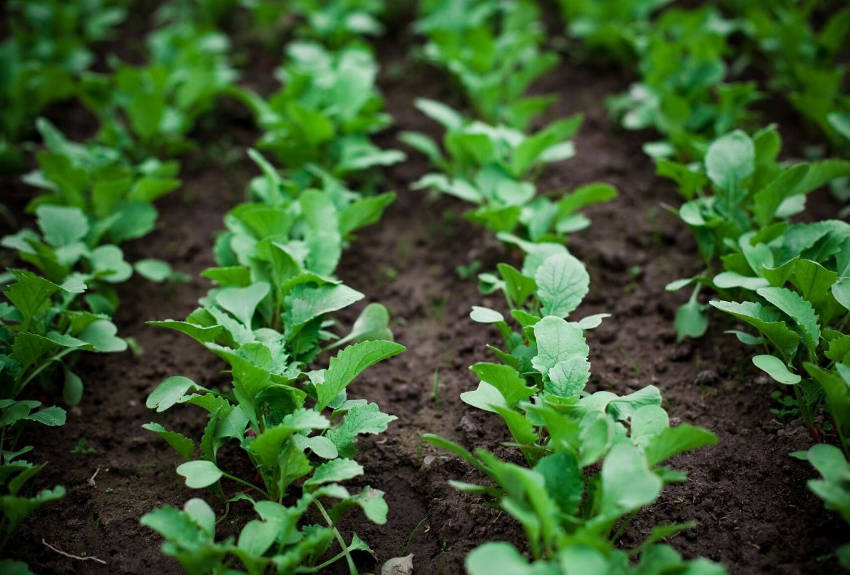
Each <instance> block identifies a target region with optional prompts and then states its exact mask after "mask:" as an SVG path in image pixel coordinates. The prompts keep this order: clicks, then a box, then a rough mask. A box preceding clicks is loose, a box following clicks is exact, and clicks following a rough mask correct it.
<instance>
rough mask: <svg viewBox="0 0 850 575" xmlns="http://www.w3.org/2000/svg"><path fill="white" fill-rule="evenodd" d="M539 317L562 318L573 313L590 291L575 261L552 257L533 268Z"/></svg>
mask: <svg viewBox="0 0 850 575" xmlns="http://www.w3.org/2000/svg"><path fill="white" fill-rule="evenodd" d="M534 281H535V282H536V283H537V295H538V296H539V297H540V301H541V302H542V303H543V307H542V310H541V311H542V313H543V315H554V316H558V317H566V316H567V315H569V314H570V313H571V312H572V311H573V310H574V309H576V308H577V307H578V306H579V304H580V303H581V300H582V299H584V296H585V295H587V292H588V290H589V287H590V276H589V275H588V274H587V270H586V269H585V267H584V264H582V263H581V262H580V261H579V260H578V259H576V258H575V257H573V256H572V255H570V254H555V255H553V256H550V257H549V258H547V259H546V260H545V261H544V262H543V264H542V265H541V266H540V267H539V268H537V273H536V274H535V276H534Z"/></svg>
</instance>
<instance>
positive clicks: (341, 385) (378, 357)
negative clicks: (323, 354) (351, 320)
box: [316, 340, 405, 410]
mask: <svg viewBox="0 0 850 575" xmlns="http://www.w3.org/2000/svg"><path fill="white" fill-rule="evenodd" d="M404 349H405V347H404V346H403V345H399V344H397V343H395V342H392V341H383V340H373V341H364V342H361V343H356V344H354V345H350V346H348V347H346V348H345V349H343V350H342V351H341V352H339V353H338V354H337V355H336V357H333V358H331V361H330V365H329V367H328V369H327V371H326V372H325V380H324V382H323V383H321V384H319V385H317V386H316V394H317V396H318V398H317V399H318V401H317V409H318V410H322V409H324V408H325V407H327V406H328V404H330V402H331V400H333V398H335V397H336V396H337V395H338V394H339V393H340V392H341V391H342V390H344V389H345V388H346V386H347V385H348V384H349V383H351V382H352V381H353V380H354V378H355V377H357V376H358V375H360V373H361V372H363V371H364V370H365V369H366V368H368V367H370V366H372V365H374V364H376V363H378V362H379V361H383V360H385V359H387V358H390V357H392V356H394V355H398V354H400V353H401V352H402V351H404Z"/></svg>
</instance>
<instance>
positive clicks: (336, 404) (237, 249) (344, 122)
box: [142, 3, 404, 574]
mask: <svg viewBox="0 0 850 575" xmlns="http://www.w3.org/2000/svg"><path fill="white" fill-rule="evenodd" d="M341 4H342V5H344V3H341ZM313 57H315V60H309V59H310V58H313ZM308 61H309V62H310V65H309V66H308ZM375 71H376V70H375V64H374V57H373V56H372V54H371V51H370V50H368V48H366V47H365V46H364V45H363V44H361V43H359V42H358V43H351V44H345V45H343V46H341V47H340V48H339V49H334V48H331V47H328V46H324V45H321V44H318V43H316V42H312V41H305V40H297V41H295V42H294V43H293V44H291V45H290V46H289V48H288V50H287V62H286V64H285V65H284V67H283V72H282V74H281V75H282V77H283V81H284V88H283V89H282V90H281V91H280V92H278V93H277V94H275V95H273V96H272V97H271V98H270V99H269V100H263V99H261V98H260V97H259V96H257V95H256V94H252V93H249V92H247V91H243V92H242V93H241V95H240V97H242V98H243V99H244V100H245V101H247V102H249V104H250V105H251V107H252V109H254V110H255V112H256V113H257V120H258V123H259V125H260V126H261V127H262V128H263V129H264V134H263V136H262V138H261V140H260V145H261V146H263V147H264V148H266V149H268V150H269V151H271V152H272V153H274V155H275V156H276V157H277V158H279V159H280V161H281V163H283V164H285V166H286V168H285V169H284V170H279V169H277V168H276V167H275V166H274V165H272V164H271V163H270V162H269V161H268V160H266V159H265V158H264V157H263V156H262V155H261V154H260V153H258V152H256V151H254V150H251V151H249V155H250V156H251V158H252V159H253V160H254V161H255V162H256V163H257V165H258V166H259V168H260V169H261V171H262V176H259V177H257V178H255V179H254V180H253V181H252V182H251V183H250V185H249V187H248V194H247V195H248V200H247V201H246V202H244V203H242V204H240V205H238V206H236V207H235V208H233V209H232V210H231V211H230V212H229V213H228V214H227V215H226V217H225V225H226V228H227V229H226V230H225V231H224V232H222V233H221V234H220V235H219V237H218V239H217V241H216V243H215V246H214V252H215V257H216V263H217V265H216V266H215V267H213V268H209V269H207V270H205V271H204V272H203V276H204V277H206V278H208V279H210V280H212V281H213V282H214V284H215V287H214V288H213V289H211V290H210V291H209V292H208V294H207V295H206V296H205V297H204V298H202V299H201V300H200V302H199V304H200V306H199V307H198V309H196V310H195V311H194V312H192V313H191V314H190V315H189V316H188V317H187V318H186V319H185V320H184V321H174V320H166V321H155V322H150V323H151V324H152V325H154V326H158V327H164V328H169V329H173V330H176V331H179V332H181V333H184V334H186V335H188V336H189V337H192V338H193V339H195V340H196V341H198V342H199V343H200V344H202V345H203V346H204V347H205V348H207V349H208V350H209V351H210V352H212V353H214V354H215V355H216V356H218V357H219V358H220V359H221V360H223V361H224V362H225V363H226V364H227V366H228V367H227V373H228V375H229V377H230V382H229V385H227V386H224V387H221V388H214V387H208V386H203V385H201V384H198V383H196V382H194V381H192V380H190V379H189V378H186V377H182V376H173V377H169V378H167V379H166V380H165V381H163V382H162V383H161V384H160V385H159V386H158V387H157V388H156V389H155V390H154V391H153V393H151V395H150V396H149V398H148V401H147V405H148V406H149V407H150V408H152V409H156V411H157V412H158V413H161V412H164V411H166V410H169V409H171V408H173V407H175V406H178V405H186V406H189V405H191V406H194V407H197V408H200V409H202V410H203V411H204V412H206V415H207V423H206V425H205V427H204V432H203V434H202V436H201V437H200V438H199V440H197V441H196V440H194V439H193V438H190V437H188V436H186V435H184V434H182V433H180V432H178V431H175V430H173V429H169V428H167V427H165V426H164V425H163V424H162V423H159V422H152V423H150V424H147V425H145V428H146V429H148V430H150V431H152V432H154V433H156V434H158V435H159V436H160V437H161V438H162V439H163V440H165V441H166V442H167V443H168V444H169V445H171V446H172V447H173V448H174V449H175V450H176V451H177V452H178V453H179V454H180V455H181V456H182V457H183V458H184V459H186V462H185V463H183V464H182V465H180V466H179V467H178V468H177V472H178V473H179V474H180V475H182V476H183V477H185V480H186V485H187V486H189V487H191V488H195V489H202V488H206V489H208V490H209V491H210V493H211V494H212V495H214V496H217V497H218V498H219V499H220V500H224V501H225V502H226V505H227V508H228V509H229V507H230V505H231V504H235V503H237V502H247V503H248V504H250V505H251V507H252V509H253V511H254V512H255V513H256V518H255V519H252V520H250V521H248V522H246V523H245V524H244V525H242V526H241V529H240V530H239V533H238V535H237V536H236V537H232V536H222V534H221V533H219V534H217V533H216V525H217V524H218V523H219V521H221V520H222V519H223V518H218V519H217V518H216V515H215V512H214V511H213V509H212V507H211V506H210V505H209V504H208V503H207V502H205V501H204V500H203V499H200V498H193V499H191V500H189V501H187V502H186V504H185V505H184V507H183V509H182V510H181V509H177V508H173V507H162V508H159V509H156V510H154V511H152V512H150V513H148V514H147V515H145V516H144V517H142V523H143V524H144V525H146V526H148V527H150V528H152V529H154V530H155V531H157V532H159V533H160V534H161V535H162V536H163V537H164V538H165V543H164V544H163V551H164V552H165V553H167V554H168V555H171V556H173V557H175V558H176V559H177V560H178V561H179V562H180V563H181V565H182V566H183V568H184V569H185V570H186V572H187V573H190V574H196V573H197V574H201V573H222V574H224V573H254V574H260V573H267V572H270V571H273V572H276V573H321V572H323V570H325V569H327V568H328V567H329V566H330V565H332V564H334V563H336V562H337V561H342V560H344V561H345V562H346V564H347V567H348V570H349V572H351V573H357V568H356V565H355V562H354V559H353V557H352V554H353V553H354V552H355V551H367V552H368V551H369V547H368V545H367V544H366V543H365V542H364V541H362V540H361V539H360V538H359V537H358V536H357V534H354V533H352V534H351V535H350V536H348V537H344V536H343V534H342V533H341V531H340V528H339V527H338V522H339V519H340V518H341V517H342V516H343V514H344V513H345V512H346V511H348V510H350V509H352V508H360V509H361V510H362V511H363V513H364V514H365V516H366V517H367V518H368V519H369V520H371V521H373V522H375V523H378V524H383V523H384V522H385V521H386V515H387V505H386V503H385V501H384V499H383V493H382V492H381V491H380V490H378V489H375V488H372V487H369V486H365V487H362V488H361V489H359V490H357V491H354V490H352V489H351V488H350V487H346V486H345V485H344V484H343V483H344V482H346V481H348V480H351V479H354V478H356V477H359V476H361V475H363V467H362V466H361V465H360V464H359V463H357V461H356V460H355V456H356V441H357V437H358V436H359V435H363V434H377V433H381V432H383V431H384V430H386V428H387V425H388V424H389V423H390V422H391V421H393V420H394V419H395V417H394V416H391V415H387V414H385V413H382V412H381V411H380V409H379V408H378V406H377V405H376V404H374V403H369V402H367V401H366V400H364V399H353V398H349V397H348V394H347V392H346V388H347V386H348V385H349V384H350V383H351V382H352V381H353V380H354V379H355V378H356V377H358V376H359V375H360V374H361V373H362V372H363V371H365V370H366V369H368V368H369V367H370V366H372V365H374V364H376V363H378V362H380V361H383V360H385V359H388V358H390V357H392V356H394V355H397V354H398V353H400V352H402V351H403V350H404V347H403V346H401V345H399V344H397V343H395V342H393V341H392V332H391V331H390V329H389V326H388V324H389V314H388V312H387V310H386V308H384V307H383V306H381V305H380V304H376V303H373V304H370V305H368V306H366V307H365V308H364V309H363V311H362V312H361V314H360V316H359V317H358V318H357V320H356V321H355V322H354V324H353V325H352V327H351V329H350V331H349V332H348V333H347V334H346V335H339V330H338V328H339V326H338V322H337V321H335V320H334V319H333V313H334V312H338V311H340V310H343V309H345V308H347V307H349V306H351V305H352V304H354V303H355V302H357V301H360V300H362V299H363V298H364V295H363V294H362V293H360V292H358V291H356V290H354V289H353V288H351V287H349V286H347V285H345V284H343V283H342V282H341V281H339V280H338V279H336V278H335V277H334V274H335V271H336V268H337V265H338V263H339V260H340V257H341V254H342V251H343V248H344V247H345V246H346V245H347V243H348V242H350V241H351V240H352V239H353V238H354V233H355V232H356V231H357V230H358V229H360V228H362V227H364V226H367V225H371V224H374V223H376V222H377V221H378V220H379V219H380V217H381V214H382V212H383V210H384V209H385V208H386V207H387V206H388V205H389V204H390V203H391V202H392V201H393V199H394V197H395V196H394V194H392V193H384V194H362V193H360V192H356V191H354V190H351V189H349V188H348V183H347V181H346V179H343V177H348V178H351V179H352V180H354V181H355V182H358V183H361V184H362V183H363V182H364V181H367V180H371V181H375V180H376V178H375V177H374V173H369V169H370V168H373V167H376V166H380V165H384V164H387V163H390V162H391V161H397V160H398V159H400V157H401V156H400V153H398V152H393V151H385V150H381V149H379V148H377V147H376V146H375V145H374V144H373V143H372V142H371V141H370V139H369V135H370V134H372V133H373V132H374V131H376V130H377V129H379V128H380V127H383V126H386V125H387V123H388V118H387V117H386V116H385V115H384V114H383V112H382V105H381V100H380V97H379V96H378V94H377V92H376V90H375V86H374V79H375ZM317 130H318V131H319V132H321V133H317ZM290 138H293V140H292V141H291V140H290ZM295 138H304V140H297V139H295ZM299 144H303V147H299ZM368 155H373V156H374V155H377V156H381V157H382V158H383V159H382V160H381V161H377V162H376V161H372V160H370V159H364V158H366V156H368ZM358 157H359V158H360V160H359V161H360V163H359V164H358V163H357V162H358V160H357V158H358ZM364 185H365V184H364ZM366 187H368V186H366ZM331 350H339V351H336V352H335V353H334V355H333V356H332V357H330V359H329V361H328V362H327V364H325V365H326V367H325V368H323V369H316V368H315V366H316V364H317V363H324V360H323V359H322V357H323V354H324V353H325V352H330V351H331ZM234 451H235V452H236V453H237V454H236V455H234ZM246 462H247V463H249V464H250V465H249V466H248V467H247V469H249V470H250V471H248V472H247V473H246V472H245V469H246V465H245V463H246ZM234 488H236V492H234V491H233V489H234Z"/></svg>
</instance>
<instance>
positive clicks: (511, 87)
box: [416, 0, 558, 130]
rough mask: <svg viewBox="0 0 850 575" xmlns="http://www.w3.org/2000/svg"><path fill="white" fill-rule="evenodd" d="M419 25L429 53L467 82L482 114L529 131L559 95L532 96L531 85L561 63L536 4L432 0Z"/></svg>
mask: <svg viewBox="0 0 850 575" xmlns="http://www.w3.org/2000/svg"><path fill="white" fill-rule="evenodd" d="M421 10H422V16H421V17H420V19H419V20H418V21H417V22H416V30H417V31H418V32H419V33H421V34H425V35H426V36H427V37H428V43H427V44H426V45H425V50H424V55H425V58H426V59H427V60H428V61H430V62H431V63H433V64H436V65H438V66H440V67H442V68H444V69H446V70H448V71H449V72H451V74H452V75H453V76H454V78H455V79H456V80H457V81H458V82H459V84H460V85H461V86H462V88H463V91H464V95H465V96H466V97H467V98H468V99H469V101H470V103H471V104H472V107H473V108H474V110H475V113H476V114H477V115H478V117H479V118H480V119H481V120H483V121H485V122H488V123H491V124H504V125H506V126H509V127H511V128H514V129H517V130H525V129H527V127H528V125H529V124H530V123H531V121H532V120H533V119H534V118H535V117H537V116H538V115H540V114H542V113H543V112H545V111H546V110H547V109H548V108H549V106H551V105H552V104H553V103H554V102H555V101H556V100H557V98H556V97H555V96H528V95H526V92H527V91H528V88H529V87H530V86H531V85H532V84H533V83H534V82H535V81H536V80H537V79H539V78H540V77H542V76H543V75H544V74H545V73H546V72H548V71H549V70H551V69H552V68H553V67H554V66H556V65H557V64H558V56H557V55H556V54H555V53H554V52H546V51H541V45H542V44H543V41H544V38H545V37H544V34H543V27H542V25H541V23H540V10H539V9H538V7H537V5H536V3H534V2H529V1H527V0H521V1H519V2H495V1H493V0H468V1H464V2H457V1H446V0H430V1H427V2H423V3H422V8H421Z"/></svg>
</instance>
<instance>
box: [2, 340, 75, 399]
mask: <svg viewBox="0 0 850 575" xmlns="http://www.w3.org/2000/svg"><path fill="white" fill-rule="evenodd" d="M75 349H76V348H72V347H69V348H66V349H63V350H62V351H60V352H59V353H57V354H56V355H54V356H53V357H51V358H50V359H48V360H47V361H45V362H44V363H42V364H41V365H40V366H38V369H36V370H35V371H33V372H32V373H31V374H30V375H29V376H28V377H27V378H26V379H25V380H23V381H22V382H21V383H20V385H19V386H18V388H17V390H16V391H15V396H17V395H18V394H19V393H21V391H23V389H24V388H25V387H26V386H27V384H28V383H29V382H31V381H32V380H33V379H34V378H35V377H36V376H37V375H38V374H40V373H41V372H42V371H44V370H45V369H47V366H48V365H50V364H51V363H53V362H54V361H59V360H61V359H62V358H63V357H65V356H66V355H68V354H69V353H71V352H72V351H74V350H75Z"/></svg>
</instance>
